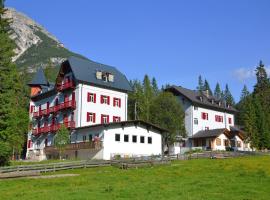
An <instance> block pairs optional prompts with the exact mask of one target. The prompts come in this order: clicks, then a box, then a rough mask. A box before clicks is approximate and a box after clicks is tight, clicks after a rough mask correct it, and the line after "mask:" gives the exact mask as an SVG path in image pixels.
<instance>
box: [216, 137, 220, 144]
mask: <svg viewBox="0 0 270 200" xmlns="http://www.w3.org/2000/svg"><path fill="white" fill-rule="evenodd" d="M216 144H217V146H221V139H219V138H217V139H216Z"/></svg>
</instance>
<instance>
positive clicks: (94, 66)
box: [67, 56, 132, 91]
mask: <svg viewBox="0 0 270 200" xmlns="http://www.w3.org/2000/svg"><path fill="white" fill-rule="evenodd" d="M67 62H68V63H69V65H70V67H71V70H72V72H73V74H74V77H75V79H76V80H78V81H81V82H85V83H92V84H96V85H100V86H103V87H109V88H114V89H119V90H124V91H132V88H131V86H130V84H129V81H128V80H127V78H126V76H125V75H124V74H122V73H121V72H120V71H118V70H117V69H116V68H115V67H111V66H108V65H104V64H100V63H97V62H94V61H91V60H87V59H82V58H78V57H74V56H72V57H70V58H68V60H67ZM97 71H102V72H108V73H111V74H112V75H114V82H105V81H103V80H99V79H97V78H96V72H97Z"/></svg>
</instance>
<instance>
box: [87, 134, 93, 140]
mask: <svg viewBox="0 0 270 200" xmlns="http://www.w3.org/2000/svg"><path fill="white" fill-rule="evenodd" d="M88 137H89V141H90V142H91V141H92V140H93V136H92V134H89V136H88Z"/></svg>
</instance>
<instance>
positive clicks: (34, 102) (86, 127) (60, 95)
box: [27, 57, 161, 160]
mask: <svg viewBox="0 0 270 200" xmlns="http://www.w3.org/2000/svg"><path fill="white" fill-rule="evenodd" d="M29 86H30V88H31V100H30V109H29V116H30V121H31V125H30V131H29V133H28V141H27V158H30V159H37V160H42V159H47V158H49V157H53V156H55V153H57V151H56V149H55V148H54V147H53V144H54V136H55V133H56V132H57V130H58V129H59V128H60V127H61V125H62V124H63V125H65V126H66V127H67V128H68V129H69V130H70V132H71V135H70V140H71V144H72V145H69V147H68V149H67V152H68V153H67V155H69V157H77V156H79V157H84V158H85V157H87V156H86V155H85V153H80V152H81V149H84V151H87V150H88V151H89V152H92V153H89V154H88V158H90V157H91V155H93V156H94V153H93V152H95V151H94V150H97V148H99V152H100V150H102V151H103V152H104V154H103V153H102V154H101V153H100V154H99V156H98V158H104V159H109V158H111V156H109V154H108V153H107V152H109V151H108V150H107V147H106V144H108V145H110V144H109V142H108V140H107V139H106V138H108V137H109V136H107V134H106V133H107V132H108V130H107V131H105V130H104V129H103V128H101V127H103V126H100V127H99V128H98V129H97V127H96V125H105V124H106V125H107V124H117V123H119V122H126V121H127V103H128V92H130V91H131V87H130V85H129V82H128V80H127V79H126V77H125V76H124V75H123V74H122V73H121V72H119V71H118V70H117V69H116V68H114V67H111V66H107V65H103V64H100V63H96V62H93V61H90V60H86V59H82V58H77V57H71V58H69V59H68V60H66V61H65V62H63V63H62V65H61V67H60V70H59V73H58V75H57V78H56V83H49V82H48V81H47V79H46V77H45V75H44V73H43V71H42V69H40V70H39V71H38V72H37V74H36V76H35V77H34V79H33V80H32V82H31V83H29ZM123 124H125V123H123ZM123 124H122V126H123ZM129 125H131V124H130V123H129ZM132 126H135V124H133V125H132ZM147 127H148V126H142V127H141V129H140V130H141V134H146V135H147V134H148V132H149V131H148V130H147ZM151 127H153V126H151ZM129 129H130V128H128V129H126V130H127V131H128V130H129ZM155 130H157V131H158V132H161V129H159V128H156V129H155ZM86 132H87V133H86ZM153 134H154V133H153ZM95 138H98V140H100V142H102V144H103V145H102V146H99V147H97V146H95V145H94V143H95V142H96V141H94V140H95ZM103 140H104V141H103ZM86 142H87V144H85V143H86ZM156 142H158V140H155V143H156ZM90 143H91V144H90ZM92 143H93V144H92ZM96 143H97V142H96ZM155 143H152V144H151V145H152V146H154V145H155ZM134 144H135V143H134ZM91 145H92V146H91ZM93 145H94V146H95V147H94V146H93ZM96 145H97V144H96ZM138 145H140V143H138ZM85 149H87V150H85ZM93 149H94V150H93ZM46 150H47V152H46ZM53 151H54V152H53ZM125 151H127V154H131V152H128V150H123V151H120V150H119V152H110V155H111V154H113V153H114V154H117V153H121V154H123V153H124V152H125ZM160 151H161V150H160ZM154 152H159V150H157V151H153V152H152V153H154ZM152 153H151V154H152ZM134 154H136V152H135V151H134ZM81 155H84V156H81ZM89 156H90V157H89Z"/></svg>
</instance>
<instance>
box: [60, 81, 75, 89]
mask: <svg viewBox="0 0 270 200" xmlns="http://www.w3.org/2000/svg"><path fill="white" fill-rule="evenodd" d="M74 88H75V82H74V81H73V80H71V81H68V82H65V83H63V84H61V85H58V86H57V90H58V91H63V90H66V89H74Z"/></svg>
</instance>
